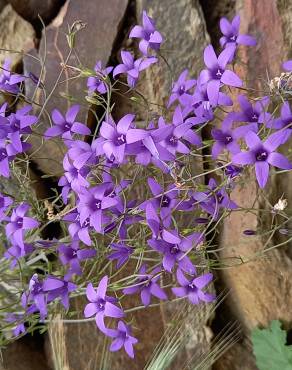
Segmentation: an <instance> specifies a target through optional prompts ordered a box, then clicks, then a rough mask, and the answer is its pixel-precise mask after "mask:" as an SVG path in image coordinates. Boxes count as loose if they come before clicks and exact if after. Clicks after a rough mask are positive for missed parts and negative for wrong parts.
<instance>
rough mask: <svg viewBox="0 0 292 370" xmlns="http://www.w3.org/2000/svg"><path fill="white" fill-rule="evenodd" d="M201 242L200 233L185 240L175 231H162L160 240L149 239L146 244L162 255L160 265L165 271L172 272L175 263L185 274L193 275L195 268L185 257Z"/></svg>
mask: <svg viewBox="0 0 292 370" xmlns="http://www.w3.org/2000/svg"><path fill="white" fill-rule="evenodd" d="M201 241H202V234H201V233H193V234H191V235H189V236H187V237H185V238H181V237H180V236H179V234H178V232H177V231H176V230H171V231H168V230H165V229H164V230H162V232H161V239H160V240H158V239H150V240H148V244H149V245H150V247H152V248H153V249H154V250H157V251H158V252H160V253H162V254H163V260H162V264H163V267H164V268H165V270H166V271H168V272H172V269H173V268H174V265H175V264H176V263H177V264H178V266H179V268H180V269H182V270H184V271H186V272H187V273H190V274H194V273H195V272H196V268H195V266H194V265H193V264H192V262H191V260H190V259H189V257H188V256H187V252H189V251H190V250H191V249H192V248H193V246H195V245H197V244H199V243H200V242H201Z"/></svg>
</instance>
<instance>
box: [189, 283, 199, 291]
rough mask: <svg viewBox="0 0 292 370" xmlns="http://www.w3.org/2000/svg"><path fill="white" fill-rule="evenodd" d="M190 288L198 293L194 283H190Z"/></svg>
mask: <svg viewBox="0 0 292 370" xmlns="http://www.w3.org/2000/svg"><path fill="white" fill-rule="evenodd" d="M188 287H189V289H190V290H191V291H193V292H196V291H197V290H198V288H197V287H196V286H195V284H194V283H190V284H189V285H188Z"/></svg>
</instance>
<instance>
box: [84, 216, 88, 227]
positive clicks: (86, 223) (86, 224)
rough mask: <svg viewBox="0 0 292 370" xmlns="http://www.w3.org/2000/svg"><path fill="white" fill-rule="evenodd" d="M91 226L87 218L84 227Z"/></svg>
mask: <svg viewBox="0 0 292 370" xmlns="http://www.w3.org/2000/svg"><path fill="white" fill-rule="evenodd" d="M88 225H89V218H87V219H86V220H85V221H84V222H83V225H82V227H87V226H88Z"/></svg>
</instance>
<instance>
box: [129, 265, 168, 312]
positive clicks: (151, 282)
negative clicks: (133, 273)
mask: <svg viewBox="0 0 292 370" xmlns="http://www.w3.org/2000/svg"><path fill="white" fill-rule="evenodd" d="M159 272H160V269H159V267H157V268H155V269H154V270H153V271H152V273H151V274H149V273H147V266H146V265H142V266H141V268H140V270H139V275H140V277H139V278H138V279H137V284H133V286H131V287H128V288H125V289H124V290H123V293H124V294H126V295H130V294H135V293H137V292H140V295H141V301H142V303H143V305H144V306H145V307H147V306H149V304H150V300H151V295H153V296H154V297H157V298H159V299H162V300H164V299H167V295H166V294H165V292H164V291H163V289H161V287H160V286H159V285H158V284H157V281H158V280H159V278H160V274H159Z"/></svg>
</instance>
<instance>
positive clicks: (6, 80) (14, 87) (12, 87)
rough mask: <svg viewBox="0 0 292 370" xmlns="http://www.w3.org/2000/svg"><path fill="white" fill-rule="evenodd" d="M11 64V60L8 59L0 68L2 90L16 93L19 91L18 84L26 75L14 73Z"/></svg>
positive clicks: (0, 87)
mask: <svg viewBox="0 0 292 370" xmlns="http://www.w3.org/2000/svg"><path fill="white" fill-rule="evenodd" d="M10 64H11V61H10V60H8V59H6V60H5V61H4V63H3V66H2V68H0V72H1V73H0V90H2V91H5V92H8V93H11V94H15V95H16V94H18V93H19V86H18V84H19V83H20V82H22V81H24V77H23V76H20V75H18V74H15V73H14V74H12V73H11V72H10V70H9V69H10Z"/></svg>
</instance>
